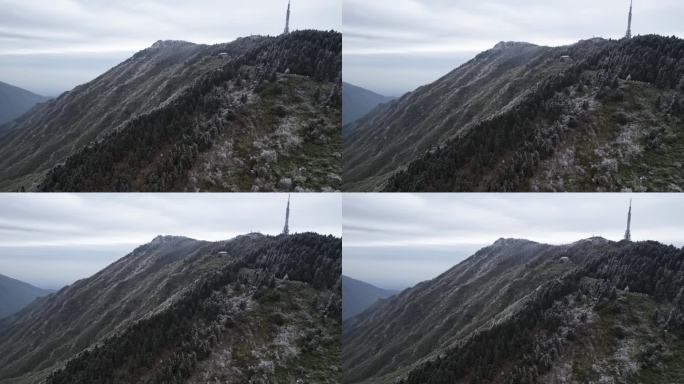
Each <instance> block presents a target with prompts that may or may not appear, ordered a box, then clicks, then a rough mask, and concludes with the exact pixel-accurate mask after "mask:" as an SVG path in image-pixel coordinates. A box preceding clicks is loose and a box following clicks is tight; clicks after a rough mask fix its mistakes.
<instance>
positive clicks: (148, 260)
mask: <svg viewBox="0 0 684 384" xmlns="http://www.w3.org/2000/svg"><path fill="white" fill-rule="evenodd" d="M340 255H341V240H340V239H337V238H333V237H330V236H320V235H317V234H311V233H308V234H297V235H290V236H277V237H272V236H264V235H262V234H258V233H252V234H248V235H244V236H238V237H236V238H234V239H231V240H227V241H221V242H205V241H197V240H193V239H189V238H184V237H174V236H159V237H157V238H155V239H154V240H153V241H152V242H150V243H148V244H145V245H142V246H140V247H138V248H136V249H135V250H134V251H133V252H131V253H130V254H129V255H127V256H125V257H123V258H121V259H120V260H118V261H116V262H115V263H113V264H112V265H110V266H109V267H107V268H105V269H104V270H102V271H100V272H99V273H97V274H95V275H94V276H92V277H90V278H87V279H83V280H80V281H77V282H76V283H74V284H72V285H70V286H68V287H65V288H63V289H62V290H60V291H59V292H57V293H54V294H52V295H50V296H48V297H45V298H41V299H39V300H37V301H35V302H33V303H32V304H31V305H29V306H28V307H27V308H25V309H24V310H23V311H22V312H20V313H19V314H17V315H15V316H13V317H9V318H6V319H3V320H2V321H0V382H2V383H24V382H46V383H84V384H85V383H93V382H102V383H107V382H123V383H130V382H138V381H141V380H142V381H144V382H167V383H170V382H176V383H180V382H184V383H207V382H212V383H213V382H238V383H243V382H264V383H272V382H288V383H290V382H295V380H297V379H303V380H305V382H308V383H309V382H310V383H339V381H340V377H339V375H340V372H339V358H340V342H339V334H340V321H341V308H340V306H339V305H338V303H339V301H340V294H341V287H340V275H341V259H340ZM331 298H333V299H332V300H331ZM329 303H333V305H328V304H329Z"/></svg>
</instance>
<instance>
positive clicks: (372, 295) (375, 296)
mask: <svg viewBox="0 0 684 384" xmlns="http://www.w3.org/2000/svg"><path fill="white" fill-rule="evenodd" d="M396 293H398V291H393V290H388V289H382V288H378V287H376V286H374V285H371V284H368V283H366V282H363V281H361V280H356V279H352V278H351V277H348V276H344V275H342V320H345V319H348V318H350V317H352V316H356V315H358V314H359V313H361V312H363V311H364V310H365V309H366V308H368V307H370V306H371V305H373V303H375V302H376V301H378V300H379V299H385V298H388V297H390V296H392V295H394V294H396Z"/></svg>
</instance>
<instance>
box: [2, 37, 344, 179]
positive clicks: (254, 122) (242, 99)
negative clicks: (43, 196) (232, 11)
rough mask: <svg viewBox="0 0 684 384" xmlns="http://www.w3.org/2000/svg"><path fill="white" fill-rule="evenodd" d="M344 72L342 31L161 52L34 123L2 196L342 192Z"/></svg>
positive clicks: (28, 121) (167, 46)
mask: <svg viewBox="0 0 684 384" xmlns="http://www.w3.org/2000/svg"><path fill="white" fill-rule="evenodd" d="M340 69H341V37H340V34H339V33H335V32H318V31H297V32H293V33H291V34H288V35H283V36H278V37H258V36H256V37H248V38H242V39H238V40H236V41H234V42H231V43H228V44H219V45H213V46H205V45H196V44H191V43H186V42H177V41H160V42H157V43H155V44H154V45H153V46H152V47H150V48H148V49H146V50H143V51H141V52H139V53H137V54H135V55H134V56H133V57H131V58H130V59H128V60H126V61H125V62H123V63H121V64H120V65H118V66H116V67H115V68H113V69H112V70H110V71H108V72H107V73H105V74H103V75H102V76H100V77H98V78H97V79H95V80H93V81H91V82H90V83H87V84H84V85H82V86H79V87H76V88H75V89H74V90H72V91H71V92H68V93H66V94H64V95H62V96H61V97H59V98H58V99H56V100H54V101H53V102H51V103H48V104H47V105H45V106H44V107H43V108H40V109H39V110H37V111H34V112H33V113H32V114H30V115H29V116H24V117H23V118H22V119H21V121H20V122H19V123H18V126H17V127H15V128H14V131H13V133H12V134H10V135H8V136H7V137H5V138H2V139H1V140H0V153H2V154H3V155H4V156H3V160H1V161H0V188H4V189H6V190H16V189H21V188H24V189H27V190H44V191H53V190H69V191H84V190H85V191H127V190H139V191H169V190H178V191H185V190H190V191H192V190H220V191H225V190H243V191H244V190H247V191H249V190H251V189H259V190H276V189H277V190H294V189H296V188H299V189H305V190H306V189H310V190H322V189H337V188H339V173H340V171H339V159H338V158H337V157H336V156H337V155H336V153H337V154H339V152H340V145H341V143H340V139H339V135H340V130H341V128H340V124H339V115H340V113H341V112H340V96H339V88H340V85H339V84H340ZM84 175H87V177H83V176H84Z"/></svg>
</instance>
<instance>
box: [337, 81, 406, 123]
mask: <svg viewBox="0 0 684 384" xmlns="http://www.w3.org/2000/svg"><path fill="white" fill-rule="evenodd" d="M394 99H395V98H394V97H390V96H383V95H379V94H377V93H375V92H373V91H369V90H367V89H365V88H361V87H359V86H356V85H353V84H349V83H344V82H343V83H342V125H343V126H345V125H347V124H349V123H352V122H354V121H356V120H358V119H360V118H362V117H363V116H365V115H366V114H368V112H370V111H372V110H373V108H375V107H377V106H378V105H379V104H382V103H386V102H388V101H392V100H394Z"/></svg>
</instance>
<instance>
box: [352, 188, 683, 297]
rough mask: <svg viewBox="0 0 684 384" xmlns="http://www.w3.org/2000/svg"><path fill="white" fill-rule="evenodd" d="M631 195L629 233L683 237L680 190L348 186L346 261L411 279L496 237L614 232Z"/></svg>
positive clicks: (373, 277) (393, 279)
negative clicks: (398, 190)
mask: <svg viewBox="0 0 684 384" xmlns="http://www.w3.org/2000/svg"><path fill="white" fill-rule="evenodd" d="M630 198H633V199H634V208H633V222H632V237H633V239H634V240H657V241H660V242H663V243H665V244H674V245H676V246H682V245H683V244H684V235H683V234H684V223H683V222H682V221H681V217H684V196H682V195H680V194H634V195H632V194H382V195H380V194H346V195H345V198H344V204H343V205H344V206H343V212H344V227H343V228H344V229H343V232H344V248H345V252H344V255H345V256H344V258H343V263H344V266H343V267H344V270H345V273H347V274H350V275H352V276H354V277H358V278H361V279H364V278H365V279H366V280H368V281H371V282H377V283H379V284H380V283H383V282H384V283H386V284H385V285H387V284H391V285H392V286H397V285H401V284H400V283H401V282H403V283H404V284H405V285H412V284H415V283H417V282H418V281H420V280H424V279H427V278H431V277H434V276H436V275H437V274H439V273H441V272H443V271H444V270H446V269H447V268H449V267H451V266H453V265H455V264H457V263H458V262H459V261H461V260H463V259H464V258H465V257H467V256H470V255H471V254H472V253H474V252H475V251H476V250H477V249H479V248H481V247H484V246H486V245H489V244H491V243H492V242H494V241H495V240H496V239H498V238H500V237H518V238H526V239H530V240H534V241H538V242H544V243H552V244H562V243H570V242H573V241H576V240H580V239H583V238H587V237H590V236H603V237H606V238H608V239H611V240H619V239H621V238H622V236H623V234H624V230H625V224H626V214H627V205H628V203H629V199H630ZM392 255H397V256H396V257H394V258H393V257H392ZM412 267H414V268H415V269H414V268H412ZM381 285H382V284H381Z"/></svg>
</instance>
